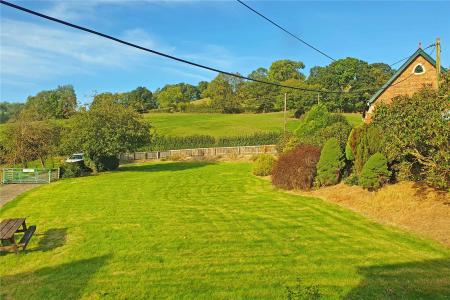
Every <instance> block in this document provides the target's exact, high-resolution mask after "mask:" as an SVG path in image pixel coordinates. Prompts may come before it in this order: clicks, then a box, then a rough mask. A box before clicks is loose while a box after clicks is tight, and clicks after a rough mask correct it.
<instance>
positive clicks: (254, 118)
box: [145, 112, 362, 137]
mask: <svg viewBox="0 0 450 300" xmlns="http://www.w3.org/2000/svg"><path fill="white" fill-rule="evenodd" d="M289 115H291V113H289V114H288V116H289ZM344 115H345V117H346V118H347V120H348V121H349V122H350V124H352V125H354V126H355V125H357V124H360V123H362V120H361V115H360V114H344ZM145 119H146V120H149V121H150V123H151V124H152V126H153V127H154V128H155V129H156V131H157V132H158V133H159V134H162V135H174V136H186V135H212V136H214V137H221V136H236V135H246V134H252V133H255V132H258V131H282V130H283V126H284V117H283V112H275V113H266V114H218V113H149V114H146V115H145ZM298 124H299V120H298V119H295V118H288V121H287V126H286V128H287V129H288V130H290V131H294V130H295V129H297V127H298V126H299V125H298Z"/></svg>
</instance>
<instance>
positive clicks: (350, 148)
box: [345, 124, 385, 174]
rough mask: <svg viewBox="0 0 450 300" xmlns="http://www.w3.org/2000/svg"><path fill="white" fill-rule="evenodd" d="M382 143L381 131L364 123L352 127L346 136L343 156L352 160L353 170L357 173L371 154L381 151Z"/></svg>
mask: <svg viewBox="0 0 450 300" xmlns="http://www.w3.org/2000/svg"><path fill="white" fill-rule="evenodd" d="M384 143H385V142H384V138H383V133H382V132H381V130H380V128H379V127H378V126H375V125H373V124H370V125H367V124H364V125H362V126H360V127H357V128H354V129H353V130H352V131H351V133H350V135H349V136H348V140H347V144H346V146H345V156H346V158H347V159H348V160H350V161H353V164H354V171H355V172H356V173H357V174H359V173H361V170H362V168H363V166H364V164H365V163H366V162H367V160H368V159H369V157H370V156H371V155H373V154H375V153H377V152H382V149H383V144H384Z"/></svg>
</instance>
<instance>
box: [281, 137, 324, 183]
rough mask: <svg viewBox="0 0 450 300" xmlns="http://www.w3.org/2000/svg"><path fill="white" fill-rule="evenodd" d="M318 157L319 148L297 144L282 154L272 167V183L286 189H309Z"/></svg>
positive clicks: (312, 181)
mask: <svg viewBox="0 0 450 300" xmlns="http://www.w3.org/2000/svg"><path fill="white" fill-rule="evenodd" d="M319 158H320V148H319V147H316V146H312V145H299V146H298V147H296V148H295V149H294V150H292V151H289V152H287V153H285V154H282V155H281V156H280V157H279V159H278V161H277V163H276V164H275V167H274V168H273V172H272V183H273V185H275V186H277V187H280V188H284V189H288V190H291V189H304V190H307V189H310V188H311V187H312V186H313V183H314V176H315V175H316V164H317V162H318V161H319Z"/></svg>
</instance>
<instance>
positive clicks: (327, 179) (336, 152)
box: [316, 138, 345, 186]
mask: <svg viewBox="0 0 450 300" xmlns="http://www.w3.org/2000/svg"><path fill="white" fill-rule="evenodd" d="M344 166H345V162H344V154H343V153H342V150H341V147H340V145H339V141H338V140H337V139H336V138H332V139H329V140H328V141H327V142H326V143H325V145H324V146H323V148H322V152H321V153H320V159H319V162H318V163H317V176H316V183H317V185H319V186H325V185H334V184H337V183H338V182H339V180H340V178H341V170H342V168H343V167H344Z"/></svg>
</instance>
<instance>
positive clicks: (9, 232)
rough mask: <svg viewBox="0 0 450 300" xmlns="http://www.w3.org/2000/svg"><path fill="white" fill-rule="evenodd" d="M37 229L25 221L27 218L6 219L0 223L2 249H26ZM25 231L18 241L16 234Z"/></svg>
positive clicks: (15, 250)
mask: <svg viewBox="0 0 450 300" xmlns="http://www.w3.org/2000/svg"><path fill="white" fill-rule="evenodd" d="M35 231H36V226H34V225H33V226H29V227H27V225H26V223H25V218H18V219H5V220H3V221H2V222H1V223H0V240H1V245H0V250H3V251H10V250H12V251H14V252H16V253H17V250H18V249H19V248H22V249H23V250H25V248H26V247H27V245H28V243H29V242H30V239H31V237H32V236H33V234H34V232H35ZM19 232H23V233H24V234H23V236H22V237H21V239H20V241H19V242H18V243H17V242H16V238H15V234H16V233H19Z"/></svg>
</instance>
